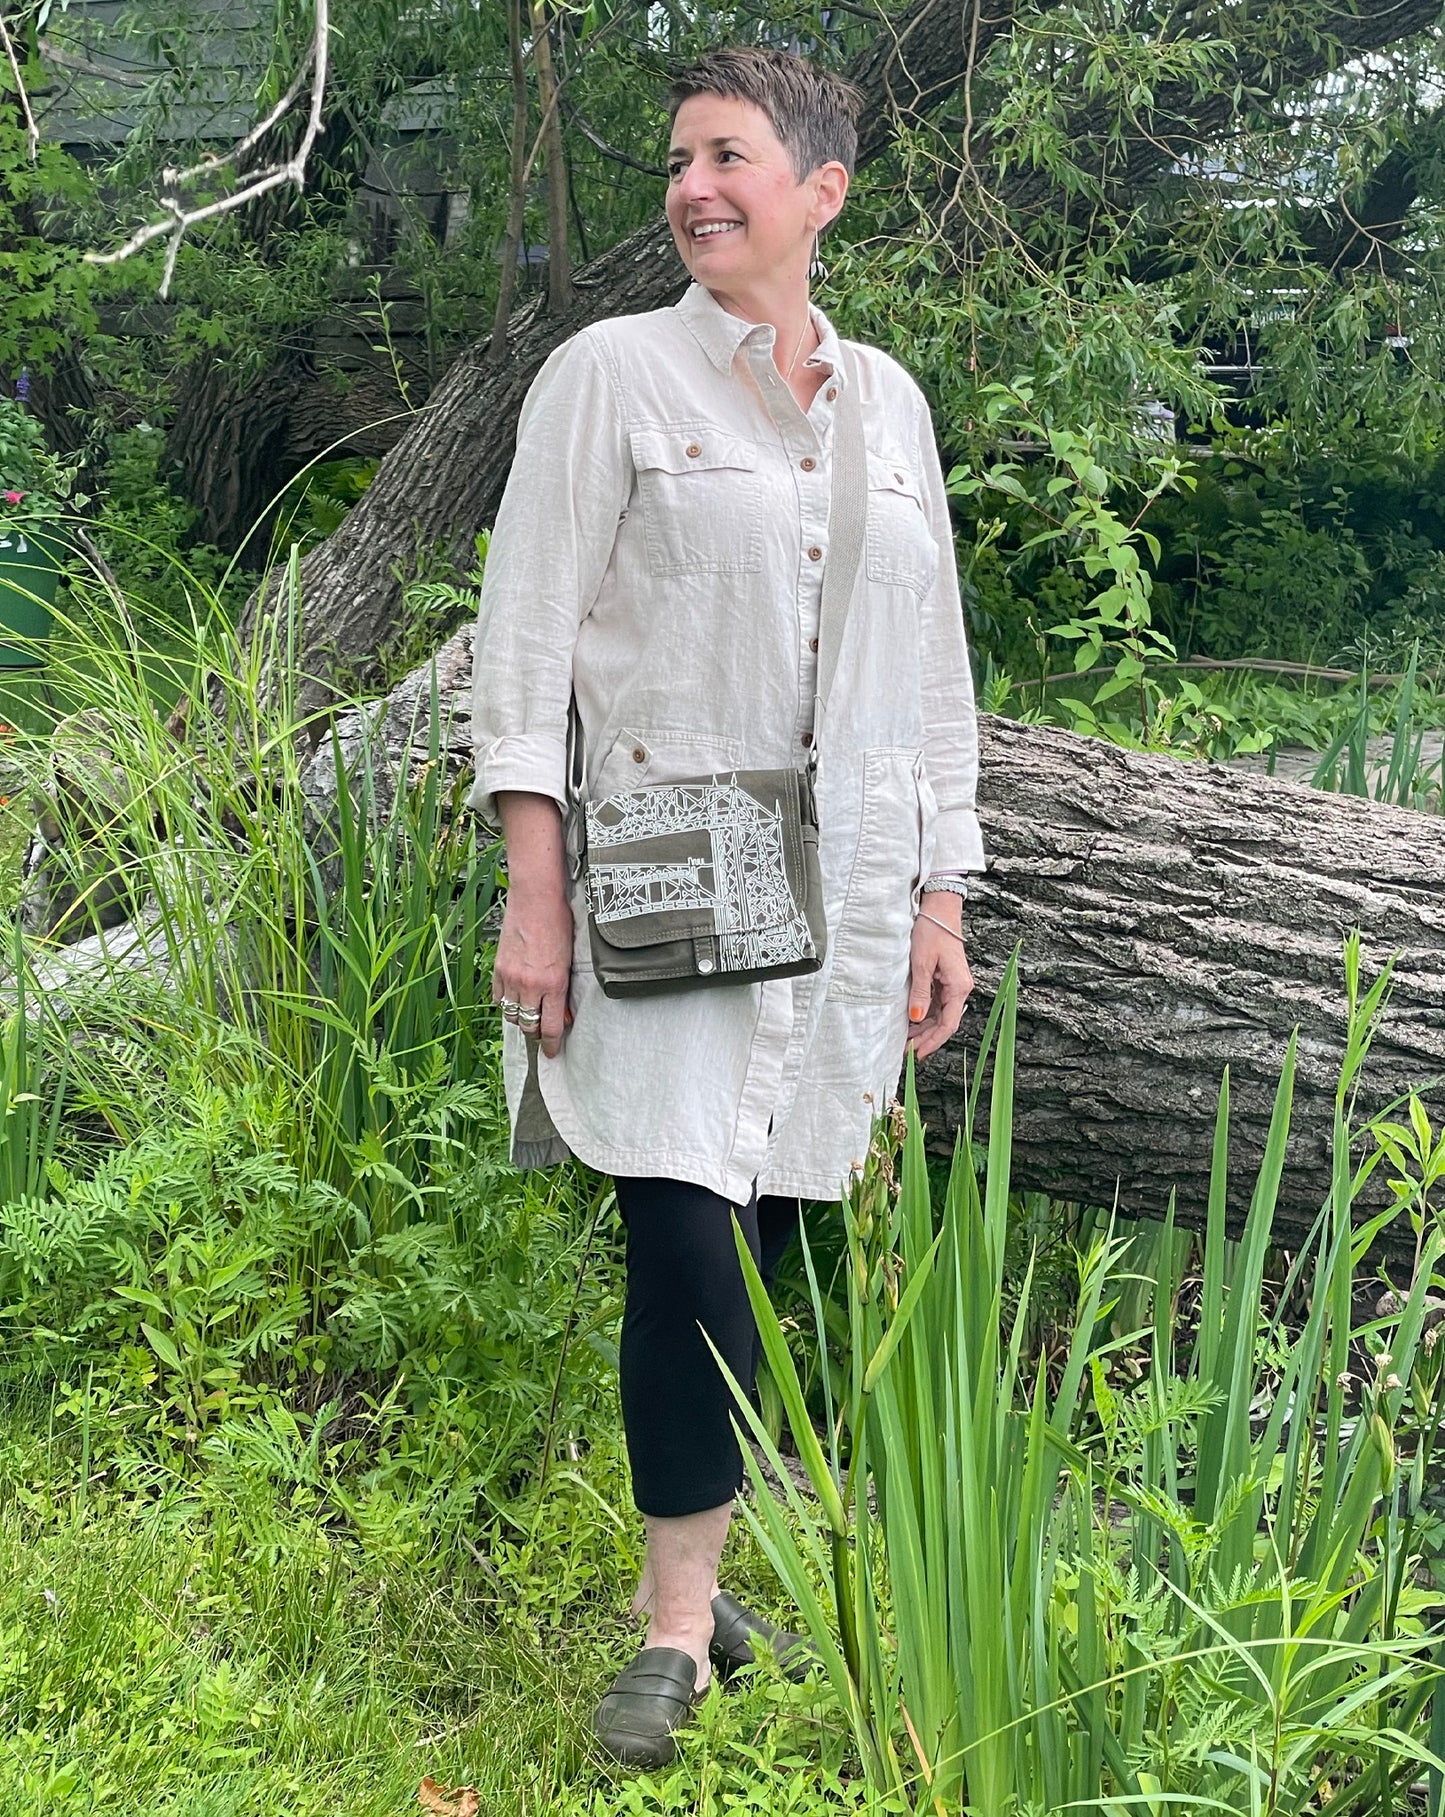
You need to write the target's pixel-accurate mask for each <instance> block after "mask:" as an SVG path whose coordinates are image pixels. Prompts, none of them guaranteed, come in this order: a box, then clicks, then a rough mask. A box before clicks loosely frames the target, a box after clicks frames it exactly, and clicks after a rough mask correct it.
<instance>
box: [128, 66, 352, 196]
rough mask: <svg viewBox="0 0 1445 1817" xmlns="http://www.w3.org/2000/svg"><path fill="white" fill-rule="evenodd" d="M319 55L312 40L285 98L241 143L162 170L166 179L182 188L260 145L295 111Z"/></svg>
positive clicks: (268, 171) (167, 181) (163, 178)
mask: <svg viewBox="0 0 1445 1817" xmlns="http://www.w3.org/2000/svg"><path fill="white" fill-rule="evenodd" d="M315 59H316V46H315V45H314V44H308V45H307V47H306V55H305V56H304V57H303V58H302V59H301V67H300V68H299V69H298V70H297V71H296V78H295V80H294V81H293V82H292V84H291V86H290V88H288V89H287V90H286V93H285V94H284V95H282V97H281V99H280V100H279V101H278V102H277V103H276V105H275V106H274V107H273V108H272V109H271V111H270V113H269V114H267V116H266V118H265V119H264V120H262V122H261V123H260V125H259V126H253V127H252V128H251V130H250V132H248V133H247V134H246V136H245V138H244V139H242V140H241V141H240V143H239V144H237V145H233V146H232V147H231V149H230V150H229V151H216V152H211V153H209V154H208V155H207V156H206V157H204V158H202V159H201V161H200V163H199V164H193V165H192V166H191V168H190V169H189V170H166V171H162V173H161V178H162V181H163V182H165V183H168V184H169V185H170V186H171V188H172V189H178V188H179V187H180V185H181V184H182V183H193V182H195V180H196V178H197V177H204V176H208V175H209V174H210V173H211V172H212V171H213V170H220V169H222V167H223V166H225V165H227V164H234V163H235V162H236V160H237V159H238V158H244V157H245V155H246V153H247V152H248V151H250V150H251V148H252V147H253V146H255V145H259V144H260V142H261V140H262V139H264V138H265V136H266V134H267V133H268V132H270V130H271V128H272V127H273V126H275V125H276V123H277V122H278V121H279V120H281V119H283V118H284V117H285V115H286V114H288V113H289V112H290V111H291V109H292V107H293V106H294V105H295V102H296V98H297V96H298V95H299V94H300V93H301V90H302V89H303V88H304V87H305V86H306V78H307V76H309V75H310V73H311V65H312V63H313V62H314V61H315ZM258 174H265V175H268V176H269V175H270V170H269V169H268V170H267V171H266V172H264V173H258ZM253 181H254V179H253Z"/></svg>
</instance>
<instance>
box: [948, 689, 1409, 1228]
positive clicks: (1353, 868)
mask: <svg viewBox="0 0 1445 1817" xmlns="http://www.w3.org/2000/svg"><path fill="white" fill-rule="evenodd" d="M980 758H981V764H980V782H979V801H980V810H981V814H982V818H983V823H984V840H985V845H986V847H987V849H988V852H989V855H990V858H991V861H992V863H991V868H990V870H989V873H988V875H987V877H986V878H985V879H983V880H981V882H980V883H979V884H978V886H977V887H976V888H975V889H974V890H973V891H972V892H971V899H970V901H969V905H968V913H967V924H968V933H969V950H970V954H971V956H972V958H973V962H974V965H975V969H976V971H977V973H978V977H979V984H980V989H979V991H978V993H977V995H976V998H975V1001H974V1003H973V1005H972V1006H971V1007H970V1009H969V1012H968V1015H967V1016H966V1018H965V1021H964V1027H963V1029H962V1031H961V1033H960V1037H959V1038H958V1039H957V1040H956V1041H955V1042H954V1043H952V1044H951V1045H950V1047H949V1048H947V1049H946V1050H945V1051H944V1052H943V1053H942V1054H940V1055H939V1056H938V1057H937V1058H936V1059H935V1060H934V1061H932V1062H931V1063H930V1064H929V1065H928V1066H926V1067H925V1068H923V1069H922V1070H921V1073H920V1079H919V1097H920V1102H921V1105H922V1108H923V1111H924V1115H925V1117H926V1119H927V1122H928V1125H929V1137H930V1141H931V1142H932V1143H933V1144H934V1145H935V1146H942V1145H946V1144H951V1139H952V1135H953V1132H954V1130H955V1129H956V1128H957V1126H958V1123H959V1119H960V1115H961V1112H962V1106H963V1092H964V1079H965V1076H966V1063H967V1059H968V1056H969V1053H970V1050H971V1048H972V1046H973V1044H974V1041H975V1040H976V1038H977V1034H978V1032H979V1030H980V1029H981V1027H982V1018H983V1016H984V1015H985V1014H986V1013H987V1005H988V1002H989V1000H990V999H991V996H992V992H993V990H994V988H996V986H997V983H998V980H999V977H1000V975H1001V973H1002V971H1003V967H1004V965H1005V963H1006V962H1007V959H1008V956H1009V954H1010V953H1011V952H1012V951H1013V949H1014V947H1015V946H1018V947H1020V948H1021V957H1020V975H1021V989H1020V993H1019V1038H1018V1077H1017V1084H1016V1111H1015V1121H1014V1147H1013V1170H1014V1180H1015V1182H1016V1183H1017V1184H1018V1185H1019V1186H1022V1187H1026V1188H1032V1189H1037V1190H1041V1191H1044V1192H1048V1193H1051V1194H1053V1195H1055V1196H1056V1197H1060V1198H1068V1199H1077V1200H1082V1201H1084V1202H1086V1203H1090V1204H1095V1205H1104V1206H1108V1205H1111V1204H1113V1203H1114V1202H1115V1199H1116V1195H1117V1202H1118V1204H1119V1206H1120V1208H1121V1210H1123V1211H1126V1212H1129V1213H1132V1214H1137V1215H1151V1216H1158V1215H1161V1214H1162V1213H1163V1212H1165V1211H1166V1210H1167V1208H1168V1205H1169V1199H1170V1194H1171V1192H1177V1195H1178V1210H1179V1216H1180V1218H1181V1220H1182V1221H1186V1222H1189V1223H1198V1222H1199V1221H1200V1220H1201V1219H1202V1217H1203V1215H1204V1210H1205V1206H1206V1203H1207V1198H1208V1183H1209V1168H1210V1155H1211V1150H1212V1144H1213V1134H1214V1118H1215V1112H1216V1107H1217V1101H1218V1093H1219V1082H1220V1078H1221V1076H1222V1075H1223V1073H1224V1070H1225V1068H1226V1067H1228V1068H1229V1075H1230V1096H1231V1110H1232V1115H1231V1155H1232V1166H1231V1205H1232V1208H1233V1210H1234V1211H1235V1212H1236V1214H1238V1213H1241V1212H1242V1211H1243V1210H1244V1209H1245V1207H1246V1204H1247V1200H1248V1193H1249V1188H1250V1184H1251V1182H1252V1179H1253V1175H1254V1171H1255V1169H1256V1168H1257V1166H1258V1163H1259V1160H1260V1158H1261V1156H1262V1154H1263V1151H1264V1141H1265V1135H1266V1131H1267V1128H1268V1123H1269V1116H1270V1110H1271V1106H1272V1103H1273V1097H1274V1090H1275V1086H1276V1084H1277V1082H1278V1079H1279V1074H1280V1068H1281V1066H1282V1064H1283V1061H1284V1056H1285V1050H1286V1046H1287V1044H1288V1041H1289V1037H1290V1032H1291V1030H1292V1029H1295V1028H1298V1030H1299V1070H1298V1079H1297V1084H1296V1088H1295V1110H1294V1118H1293V1122H1292V1125H1291V1128H1292V1135H1291V1140H1290V1145H1289V1150H1288V1161H1287V1165H1286V1170H1285V1180H1284V1185H1283V1188H1282V1191H1281V1202H1280V1216H1279V1218H1278V1220H1277V1227H1278V1228H1280V1229H1281V1230H1282V1231H1283V1232H1285V1233H1288V1234H1297V1233H1301V1232H1302V1231H1303V1230H1304V1229H1306V1228H1307V1227H1308V1225H1309V1223H1310V1221H1311V1220H1312V1219H1313V1217H1314V1215H1315V1213H1316V1212H1317V1211H1318V1210H1319V1208H1320V1205H1321V1204H1322V1203H1323V1201H1324V1199H1325V1197H1326V1195H1327V1194H1328V1192H1329V1185H1330V1138H1331V1128H1332V1120H1333V1112H1334V1098H1335V1084H1336V1080H1337V1078H1338V1074H1339V1064H1340V1059H1341V1056H1342V1054H1343V1051H1344V1037H1345V1028H1346V1022H1347V1004H1346V996H1345V986H1344V972H1343V966H1342V952H1343V945H1344V940H1345V937H1346V935H1347V934H1348V933H1349V931H1350V930H1351V929H1358V930H1359V932H1360V934H1361V937H1362V954H1363V957H1362V971H1363V974H1364V976H1365V978H1366V980H1369V979H1372V978H1374V977H1375V976H1376V975H1378V972H1379V971H1380V969H1381V968H1382V967H1383V966H1384V965H1385V964H1386V963H1387V962H1388V961H1389V960H1390V958H1391V957H1392V955H1398V957H1397V958H1396V962H1395V970H1394V981H1393V986H1392V991H1391V996H1390V1000H1389V1005H1388V1009H1387V1011H1386V1014H1385V1017H1384V1020H1383V1023H1382V1026H1381V1030H1380V1033H1379V1035H1378V1037H1377V1039H1376V1041H1375V1044H1374V1047H1373V1049H1372V1051H1371V1055H1370V1058H1369V1060H1368V1061H1367V1063H1366V1067H1365V1074H1364V1086H1363V1089H1362V1092H1361V1104H1362V1105H1363V1106H1366V1107H1371V1108H1374V1107H1379V1106H1381V1105H1383V1104H1385V1103H1387V1102H1389V1101H1391V1100H1393V1099H1394V1098H1395V1097H1397V1096H1398V1095H1399V1094H1401V1093H1403V1092H1406V1091H1408V1090H1412V1089H1413V1090H1415V1091H1418V1092H1419V1093H1420V1094H1421V1096H1422V1097H1424V1098H1426V1099H1427V1101H1430V1102H1431V1104H1432V1114H1433V1115H1434V1117H1435V1118H1436V1120H1437V1121H1438V1119H1439V1115H1440V1111H1441V1108H1442V1104H1445V1094H1442V1092H1441V1089H1440V1081H1441V1080H1442V1079H1445V820H1441V819H1437V818H1435V817H1434V816H1431V815H1426V814H1418V813H1412V812H1409V811H1407V810H1405V809H1402V808H1393V807H1386V806H1383V805H1381V804H1378V803H1375V802H1370V801H1365V800H1361V799H1359V798H1356V797H1352V796H1342V795H1332V794H1325V793H1322V792H1320V791H1318V790H1315V789H1311V788H1306V787H1303V786H1301V785H1298V784H1293V783H1285V782H1278V781H1275V780H1273V779H1271V778H1268V777H1261V776H1253V775H1248V774H1245V773H1244V772H1242V771H1239V770H1232V769H1227V768H1221V767H1219V766H1215V765H1208V764H1194V763H1182V762H1180V761H1179V760H1177V759H1174V758H1168V757H1141V756H1137V755H1134V754H1132V753H1130V752H1125V751H1121V750H1117V749H1115V748H1114V747H1112V746H1110V745H1106V744H1102V743H1100V742H1098V741H1097V740H1094V739H1085V738H1079V737H1075V736H1074V735H1073V734H1071V733H1068V732H1062V731H1057V730H1053V729H1050V728H1045V727H1040V726H1024V725H1017V724H1014V723H1011V722H1009V721H1006V720H999V719H986V720H985V721H984V722H983V724H982V734H981V753H980ZM985 1096H986V1094H985ZM976 1133H977V1132H976ZM1359 1158H1360V1157H1359V1156H1357V1157H1356V1159H1357V1161H1358V1159H1359ZM1388 1197H1389V1194H1388V1190H1387V1189H1386V1187H1385V1183H1384V1180H1383V1177H1382V1176H1380V1177H1378V1178H1377V1180H1376V1181H1375V1182H1372V1190H1371V1191H1370V1193H1369V1196H1368V1202H1370V1203H1375V1204H1379V1203H1384V1202H1386V1201H1387V1200H1388Z"/></svg>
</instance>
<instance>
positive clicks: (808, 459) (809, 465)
mask: <svg viewBox="0 0 1445 1817" xmlns="http://www.w3.org/2000/svg"><path fill="white" fill-rule="evenodd" d="M817 464H818V463H817V462H816V461H815V460H814V459H813V457H812V455H811V454H805V455H804V456H803V458H802V460H800V461H799V462H798V465H799V466H800V467H801V468H802V469H803V471H804V473H811V472H812V471H813V469H814V467H816V466H817Z"/></svg>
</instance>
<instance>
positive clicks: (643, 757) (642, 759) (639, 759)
mask: <svg viewBox="0 0 1445 1817" xmlns="http://www.w3.org/2000/svg"><path fill="white" fill-rule="evenodd" d="M632 761H633V762H634V763H646V762H647V752H646V751H644V750H643V748H642V746H641V745H638V746H636V747H635V749H634V750H633V753H632Z"/></svg>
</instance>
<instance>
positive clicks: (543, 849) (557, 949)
mask: <svg viewBox="0 0 1445 1817" xmlns="http://www.w3.org/2000/svg"><path fill="white" fill-rule="evenodd" d="M497 812H498V815H499V816H500V819H501V822H502V835H503V837H504V838H505V840H506V842H507V907H506V911H505V913H504V914H503V916H502V932H501V935H500V937H499V938H498V940H497V958H496V963H495V964H494V965H493V967H492V1001H493V1002H494V1003H501V1002H502V1001H503V1000H504V999H509V1000H510V1001H511V1002H513V1003H516V1004H519V1005H520V1006H521V1007H522V1009H524V1010H540V1011H541V1016H542V1019H541V1022H540V1023H538V1024H534V1025H533V1026H532V1027H530V1028H529V1027H527V1025H526V1023H525V1022H524V1023H523V1024H521V1027H522V1030H523V1033H524V1034H535V1035H537V1036H539V1037H540V1039H541V1042H542V1052H543V1053H544V1054H546V1055H547V1057H548V1059H552V1058H554V1057H555V1056H556V1055H557V1054H559V1053H560V1052H561V1051H562V1037H563V1035H564V1034H565V1033H566V1030H567V1024H568V1023H569V1022H570V1021H571V1020H572V1014H571V1011H570V1010H569V1009H568V1007H567V988H568V985H569V984H570V983H571V979H572V932H573V930H572V910H571V907H570V906H569V904H568V901H567V869H566V852H565V847H564V842H563V839H562V813H561V810H560V809H559V808H558V806H557V804H556V802H555V801H552V800H550V799H549V798H548V797H547V796H545V795H530V794H521V793H519V792H513V791H509V792H506V793H503V794H499V795H498V796H497ZM528 1020H530V1018H528Z"/></svg>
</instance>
